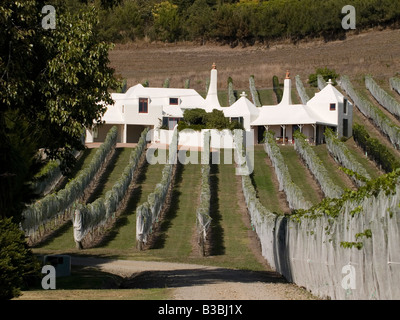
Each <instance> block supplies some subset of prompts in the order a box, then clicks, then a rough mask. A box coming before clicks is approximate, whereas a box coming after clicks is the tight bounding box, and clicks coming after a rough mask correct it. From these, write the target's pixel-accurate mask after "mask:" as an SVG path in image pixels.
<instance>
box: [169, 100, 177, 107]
mask: <svg viewBox="0 0 400 320" xmlns="http://www.w3.org/2000/svg"><path fill="white" fill-rule="evenodd" d="M169 104H170V105H172V106H177V105H178V104H179V99H178V98H169Z"/></svg>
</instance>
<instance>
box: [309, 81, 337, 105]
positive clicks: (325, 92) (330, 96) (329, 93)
mask: <svg viewBox="0 0 400 320" xmlns="http://www.w3.org/2000/svg"><path fill="white" fill-rule="evenodd" d="M321 96H323V99H324V100H334V101H343V98H344V96H343V94H341V93H340V91H339V90H338V89H336V88H335V87H334V86H333V85H332V82H328V84H327V85H326V86H325V88H323V89H322V90H321V91H319V92H317V93H316V94H315V95H314V97H312V98H311V99H310V100H308V102H307V105H310V104H313V102H314V101H319V100H320V99H321Z"/></svg>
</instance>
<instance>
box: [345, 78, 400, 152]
mask: <svg viewBox="0 0 400 320" xmlns="http://www.w3.org/2000/svg"><path fill="white" fill-rule="evenodd" d="M339 84H340V86H341V87H342V89H343V90H344V91H346V92H347V94H348V95H349V97H350V99H352V100H353V102H354V104H355V105H356V106H357V107H358V109H359V110H360V111H361V113H362V114H364V115H365V116H366V117H367V118H369V119H371V120H372V121H373V122H374V124H375V125H376V126H377V127H378V128H379V129H380V130H381V131H382V132H383V133H384V134H385V135H387V136H388V138H389V140H390V142H391V143H392V145H393V146H394V147H395V148H396V149H398V148H399V147H400V128H399V127H398V126H396V125H395V124H394V123H393V122H392V121H391V120H390V119H389V118H388V117H387V116H386V115H385V113H384V112H383V111H382V110H379V108H377V107H375V106H374V105H373V104H372V103H370V102H369V101H368V100H367V99H365V98H364V97H363V96H361V95H360V94H359V93H358V92H356V91H355V90H354V88H353V86H352V84H351V82H350V80H349V78H348V77H347V76H342V77H341V78H340V81H339Z"/></svg>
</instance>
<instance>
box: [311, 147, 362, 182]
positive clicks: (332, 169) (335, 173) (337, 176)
mask: <svg viewBox="0 0 400 320" xmlns="http://www.w3.org/2000/svg"><path fill="white" fill-rule="evenodd" d="M312 148H313V149H314V152H315V153H316V155H317V156H318V157H319V158H320V159H321V161H322V163H323V164H324V167H325V168H326V170H327V171H328V175H329V177H330V178H331V180H332V182H333V183H335V184H336V185H338V186H339V187H341V188H342V189H343V190H344V189H347V188H352V187H354V186H353V184H352V183H351V181H350V178H348V177H347V176H344V175H343V173H342V172H341V171H340V170H339V165H338V164H337V163H336V162H335V160H333V158H332V157H331V155H330V154H329V151H328V149H327V147H326V145H325V144H321V145H318V146H315V147H312Z"/></svg>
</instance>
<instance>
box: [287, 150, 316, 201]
mask: <svg viewBox="0 0 400 320" xmlns="http://www.w3.org/2000/svg"><path fill="white" fill-rule="evenodd" d="M279 148H280V150H281V153H282V156H283V158H284V160H285V164H286V166H287V167H288V170H289V173H290V176H291V177H292V181H293V182H294V183H295V184H296V185H297V186H298V187H299V188H300V189H301V191H302V192H303V196H304V198H305V199H306V200H308V201H310V202H311V203H312V204H317V203H319V202H320V196H319V194H318V193H317V192H316V190H315V189H314V188H311V187H310V185H309V183H308V179H307V176H308V172H307V170H308V169H307V167H306V166H305V165H304V164H303V163H302V162H301V159H300V157H299V155H298V153H297V152H296V150H295V149H294V147H293V146H279Z"/></svg>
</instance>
